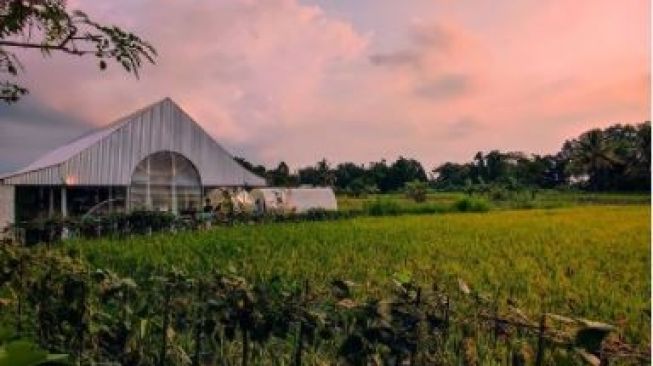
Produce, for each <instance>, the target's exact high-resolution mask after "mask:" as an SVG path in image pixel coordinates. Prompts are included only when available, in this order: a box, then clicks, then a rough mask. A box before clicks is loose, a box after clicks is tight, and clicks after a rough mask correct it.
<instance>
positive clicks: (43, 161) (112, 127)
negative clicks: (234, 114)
mask: <svg viewBox="0 0 653 366" xmlns="http://www.w3.org/2000/svg"><path fill="white" fill-rule="evenodd" d="M166 101H169V102H171V103H172V104H174V105H177V104H176V103H175V102H174V101H173V100H172V99H171V98H170V97H164V98H163V99H160V100H158V101H156V102H153V103H150V104H148V105H146V106H145V107H142V108H139V109H137V110H136V111H134V112H131V113H129V114H127V115H125V116H122V117H119V118H117V119H114V120H113V121H112V122H110V123H108V124H106V125H104V126H103V127H98V128H95V129H92V130H91V131H88V132H86V133H84V134H82V135H80V136H78V137H76V138H74V139H72V140H70V141H68V142H66V143H64V144H62V145H60V146H58V147H56V148H54V149H52V150H50V151H48V152H46V153H44V154H43V155H41V156H39V157H38V158H37V159H35V160H34V161H32V162H31V163H29V164H27V165H25V166H23V167H22V168H20V169H18V170H16V171H13V172H8V173H7V174H3V175H0V179H5V178H10V177H13V176H16V175H19V174H25V173H30V172H33V171H36V170H40V169H45V168H51V167H54V166H57V165H60V164H62V163H63V162H65V161H66V160H68V159H70V158H71V157H73V156H75V155H77V154H79V153H81V152H82V151H84V150H86V149H88V148H89V147H91V146H93V144H95V143H97V142H98V141H100V140H102V139H104V138H106V137H108V136H110V135H112V134H113V133H114V132H116V131H118V130H119V129H120V128H121V127H123V126H124V125H125V124H126V123H127V122H129V121H130V120H132V119H133V117H135V116H137V115H139V114H142V113H144V112H146V111H147V110H149V109H152V108H154V107H155V106H157V105H159V104H162V103H164V102H166ZM184 113H185V112H184ZM103 132H104V133H103ZM94 135H98V137H97V138H96V139H91V140H90V141H89V142H88V143H86V144H84V145H83V146H80V147H79V148H77V149H74V150H72V151H69V152H67V153H64V152H65V150H64V149H65V148H67V147H70V146H71V145H74V144H79V143H80V142H81V141H83V140H84V139H89V138H90V137H91V136H94ZM57 153H59V154H60V155H61V156H56V155H57ZM48 158H49V159H48ZM48 160H51V161H48Z"/></svg>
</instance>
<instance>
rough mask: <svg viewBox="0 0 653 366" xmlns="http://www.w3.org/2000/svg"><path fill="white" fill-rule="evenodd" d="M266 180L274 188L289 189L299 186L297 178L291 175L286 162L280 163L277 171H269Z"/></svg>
mask: <svg viewBox="0 0 653 366" xmlns="http://www.w3.org/2000/svg"><path fill="white" fill-rule="evenodd" d="M266 178H267V180H268V184H270V185H272V186H281V187H289V186H294V185H296V184H297V180H296V178H295V177H293V176H291V175H290V168H289V167H288V164H286V162H285V161H282V162H280V163H279V165H277V167H276V168H275V169H272V170H269V171H268V172H267V174H266Z"/></svg>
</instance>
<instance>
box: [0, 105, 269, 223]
mask: <svg viewBox="0 0 653 366" xmlns="http://www.w3.org/2000/svg"><path fill="white" fill-rule="evenodd" d="M261 186H265V180H264V179H263V178H261V177H258V176H256V175H254V174H253V173H251V172H249V171H248V170H246V169H244V168H243V167H242V166H240V164H238V163H237V162H236V161H235V160H234V159H233V157H232V156H231V155H230V154H229V153H228V152H227V151H226V150H225V149H224V148H223V147H222V146H220V144H218V143H217V142H216V141H215V140H214V139H213V138H211V136H209V135H208V134H207V133H206V132H205V131H204V130H203V129H202V128H201V127H200V126H199V125H198V124H197V123H196V122H195V121H193V119H192V118H191V117H190V116H189V115H188V114H186V113H185V112H184V111H183V110H182V109H181V108H180V107H179V106H178V105H177V104H175V103H174V102H173V101H172V100H171V99H169V98H166V99H164V100H162V101H160V102H157V103H155V104H152V105H150V106H148V107H145V108H143V109H141V110H139V111H137V112H135V113H132V114H130V115H129V116H126V117H124V118H121V119H119V120H118V121H116V122H114V123H112V124H110V125H108V126H107V127H104V128H102V129H99V130H97V131H94V132H91V133H89V134H86V135H84V136H81V137H79V138H78V139H76V140H74V141H72V142H70V143H68V144H66V145H64V146H61V147H59V148H57V149H55V150H53V151H51V152H50V153H48V154H46V155H44V156H43V157H41V158H40V159H38V160H36V161H35V162H33V163H32V164H30V165H28V166H27V167H25V168H23V169H21V170H19V171H16V172H14V173H10V174H6V175H3V176H0V228H1V227H2V226H3V225H5V224H7V223H13V222H15V221H21V220H31V219H34V218H37V217H48V216H53V215H61V216H68V215H82V214H84V213H85V212H86V211H87V210H88V209H90V208H91V207H94V206H96V205H97V204H98V203H101V202H108V203H109V205H110V206H111V208H112V209H115V210H120V211H122V210H134V209H147V210H163V211H170V212H175V213H177V212H180V211H183V210H186V209H200V208H201V205H202V197H203V194H204V191H205V190H206V189H207V188H215V187H261Z"/></svg>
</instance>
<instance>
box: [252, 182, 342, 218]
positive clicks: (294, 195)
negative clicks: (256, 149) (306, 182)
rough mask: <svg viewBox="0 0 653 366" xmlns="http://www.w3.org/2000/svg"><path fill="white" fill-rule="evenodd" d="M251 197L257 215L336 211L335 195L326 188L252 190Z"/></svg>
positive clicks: (331, 190)
mask: <svg viewBox="0 0 653 366" xmlns="http://www.w3.org/2000/svg"><path fill="white" fill-rule="evenodd" d="M251 195H252V197H253V198H254V203H255V206H256V211H257V212H259V213H262V212H271V213H290V212H295V213H304V212H306V211H309V210H311V209H322V210H327V211H335V210H337V209H338V202H337V201H336V195H335V194H334V193H333V189H331V188H328V187H315V188H304V187H301V188H257V189H254V190H252V192H251Z"/></svg>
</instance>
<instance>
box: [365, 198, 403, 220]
mask: <svg viewBox="0 0 653 366" xmlns="http://www.w3.org/2000/svg"><path fill="white" fill-rule="evenodd" d="M363 211H365V212H366V213H367V214H368V215H370V216H389V215H399V214H400V213H402V210H401V206H400V205H399V203H397V202H395V201H391V200H388V199H381V198H377V199H375V200H374V201H369V202H365V203H363Z"/></svg>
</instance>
